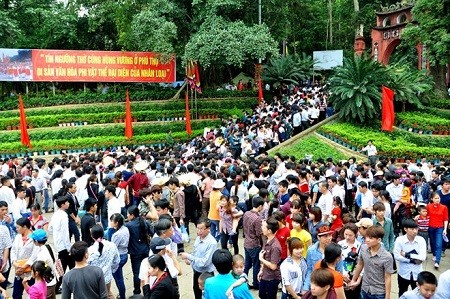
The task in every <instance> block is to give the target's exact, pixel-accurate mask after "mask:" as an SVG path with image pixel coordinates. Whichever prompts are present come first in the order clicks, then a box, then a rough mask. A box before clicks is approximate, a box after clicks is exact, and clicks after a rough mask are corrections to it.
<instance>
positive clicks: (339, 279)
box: [315, 243, 346, 299]
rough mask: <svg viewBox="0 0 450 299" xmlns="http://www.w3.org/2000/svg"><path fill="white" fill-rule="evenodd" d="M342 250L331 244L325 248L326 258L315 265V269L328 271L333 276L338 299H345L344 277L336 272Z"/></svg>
mask: <svg viewBox="0 0 450 299" xmlns="http://www.w3.org/2000/svg"><path fill="white" fill-rule="evenodd" d="M341 254H342V249H341V246H339V245H338V244H336V243H330V244H328V245H327V247H325V252H324V258H323V259H322V261H320V262H318V263H317V264H316V265H315V268H316V269H318V268H322V269H327V270H328V271H330V272H331V273H332V274H333V277H334V284H333V288H334V291H335V292H336V295H337V299H345V298H346V297H345V293H344V277H343V276H342V273H340V272H339V271H337V270H336V264H337V263H338V262H339V260H340V259H341Z"/></svg>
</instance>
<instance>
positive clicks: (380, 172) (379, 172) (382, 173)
mask: <svg viewBox="0 0 450 299" xmlns="http://www.w3.org/2000/svg"><path fill="white" fill-rule="evenodd" d="M377 175H384V172H383V171H382V170H378V171H377V172H376V173H375V176H377Z"/></svg>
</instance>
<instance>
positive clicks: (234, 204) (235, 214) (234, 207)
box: [230, 195, 242, 234]
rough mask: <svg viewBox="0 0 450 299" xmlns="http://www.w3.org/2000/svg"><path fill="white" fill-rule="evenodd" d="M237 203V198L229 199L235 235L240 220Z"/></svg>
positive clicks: (240, 213)
mask: <svg viewBox="0 0 450 299" xmlns="http://www.w3.org/2000/svg"><path fill="white" fill-rule="evenodd" d="M238 202H239V197H237V196H234V195H233V196H231V197H230V208H231V212H232V214H233V233H235V234H236V232H237V229H238V225H239V220H241V218H242V212H241V211H240V210H239V208H238V206H237V204H238ZM239 215H240V216H239Z"/></svg>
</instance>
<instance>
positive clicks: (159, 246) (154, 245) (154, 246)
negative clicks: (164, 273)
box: [150, 237, 172, 254]
mask: <svg viewBox="0 0 450 299" xmlns="http://www.w3.org/2000/svg"><path fill="white" fill-rule="evenodd" d="M170 243H172V241H171V240H170V239H163V238H160V237H154V238H153V239H152V240H151V241H150V249H151V250H152V252H153V253H154V254H157V253H158V252H160V251H161V250H163V249H165V248H166V246H167V245H169V244H170Z"/></svg>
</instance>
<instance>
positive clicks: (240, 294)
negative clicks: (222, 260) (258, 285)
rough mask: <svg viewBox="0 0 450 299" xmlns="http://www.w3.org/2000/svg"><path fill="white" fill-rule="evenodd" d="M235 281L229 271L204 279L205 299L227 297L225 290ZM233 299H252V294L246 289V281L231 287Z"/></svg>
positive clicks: (225, 298)
mask: <svg viewBox="0 0 450 299" xmlns="http://www.w3.org/2000/svg"><path fill="white" fill-rule="evenodd" d="M235 282H236V279H234V277H233V275H231V273H228V274H217V275H216V276H214V277H211V278H208V279H207V280H205V293H204V298H205V299H227V295H226V292H227V290H228V288H229V287H230V286H231V285H232V284H233V283H235ZM233 296H234V298H235V299H252V298H253V296H252V294H251V293H250V291H249V290H248V286H247V284H246V283H244V284H242V285H240V286H238V287H236V288H234V289H233Z"/></svg>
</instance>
